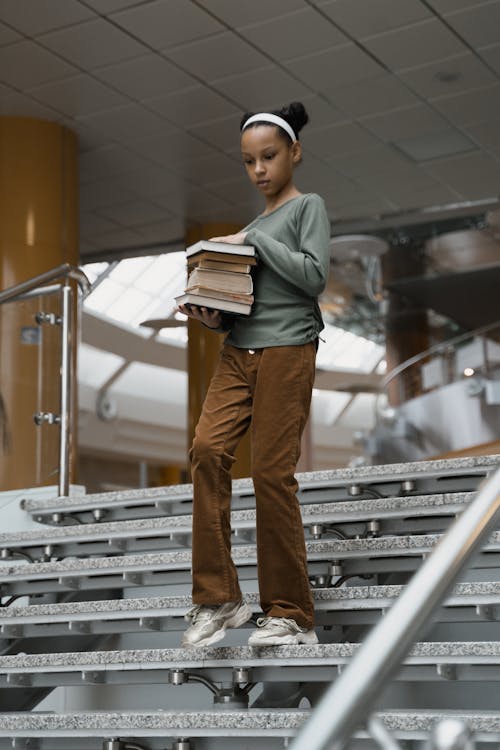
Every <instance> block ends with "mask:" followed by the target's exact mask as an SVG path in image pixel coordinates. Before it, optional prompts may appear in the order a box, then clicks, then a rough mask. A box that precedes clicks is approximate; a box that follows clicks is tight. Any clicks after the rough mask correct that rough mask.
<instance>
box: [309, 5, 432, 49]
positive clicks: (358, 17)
mask: <svg viewBox="0 0 500 750" xmlns="http://www.w3.org/2000/svg"><path fill="white" fill-rule="evenodd" d="M316 4H317V5H318V7H319V8H320V10H322V11H323V13H326V14H327V15H328V16H329V17H330V18H331V19H333V21H335V23H338V25H339V26H340V27H341V28H342V29H344V30H345V31H347V32H348V33H349V34H352V35H353V36H355V37H356V38H358V39H363V37H366V36H369V35H371V34H379V33H381V32H383V31H389V30H390V29H396V28H398V27H399V26H406V25H408V24H411V23H414V22H415V21H421V20H422V19H424V18H428V17H429V15H430V13H429V11H428V10H427V8H426V7H425V5H424V4H423V3H421V2H420V0H377V2H376V3H374V2H368V3H367V2H366V0H326V1H323V2H317V3H316Z"/></svg>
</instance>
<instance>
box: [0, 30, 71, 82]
mask: <svg viewBox="0 0 500 750" xmlns="http://www.w3.org/2000/svg"><path fill="white" fill-rule="evenodd" d="M77 72H78V71H77V69H76V68H74V67H73V66H72V65H69V64H68V63H67V62H65V61H64V60H61V58H60V57H57V56H56V55H54V54H52V52H49V51H48V50H46V49H43V47H40V45H38V44H36V42H31V41H28V40H26V41H22V42H16V43H15V44H10V45H9V46H8V47H2V48H0V79H1V80H2V81H3V82H4V83H9V84H11V85H12V86H15V87H18V88H21V89H26V88H31V87H32V86H38V85H39V84H41V83H47V82H48V81H57V80H60V79H62V78H68V77H69V76H72V75H74V74H75V73H77Z"/></svg>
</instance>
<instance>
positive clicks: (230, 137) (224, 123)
mask: <svg viewBox="0 0 500 750" xmlns="http://www.w3.org/2000/svg"><path fill="white" fill-rule="evenodd" d="M242 114H243V111H242ZM240 120H241V115H236V116H234V117H224V118H219V119H217V120H213V122H207V123H205V124H204V125H198V124H193V125H192V126H191V127H190V128H188V129H189V131H190V132H191V133H193V135H196V136H198V138H200V139H202V140H204V141H207V142H208V143H210V144H211V145H212V146H215V147H216V148H218V149H220V150H223V151H235V152H238V153H239V151H240Z"/></svg>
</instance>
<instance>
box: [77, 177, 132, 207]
mask: <svg viewBox="0 0 500 750" xmlns="http://www.w3.org/2000/svg"><path fill="white" fill-rule="evenodd" d="M135 197H136V195H135V193H134V192H133V191H132V190H130V189H129V188H126V187H124V185H123V181H122V179H121V177H113V178H108V179H104V180H95V181H94V182H89V183H88V184H86V185H81V187H80V210H81V211H84V212H85V211H94V210H95V209H96V208H101V207H102V206H113V205H116V204H118V203H125V201H128V200H133V199H134V198H135Z"/></svg>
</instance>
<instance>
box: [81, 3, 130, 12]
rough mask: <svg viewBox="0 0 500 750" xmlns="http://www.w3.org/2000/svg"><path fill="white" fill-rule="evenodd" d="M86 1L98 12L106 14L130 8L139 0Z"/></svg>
mask: <svg viewBox="0 0 500 750" xmlns="http://www.w3.org/2000/svg"><path fill="white" fill-rule="evenodd" d="M86 3H87V5H91V6H92V8H94V9H95V11H96V13H99V14H106V13H113V12H114V11H117V10H123V9H124V8H130V6H131V5H137V0H86Z"/></svg>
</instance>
